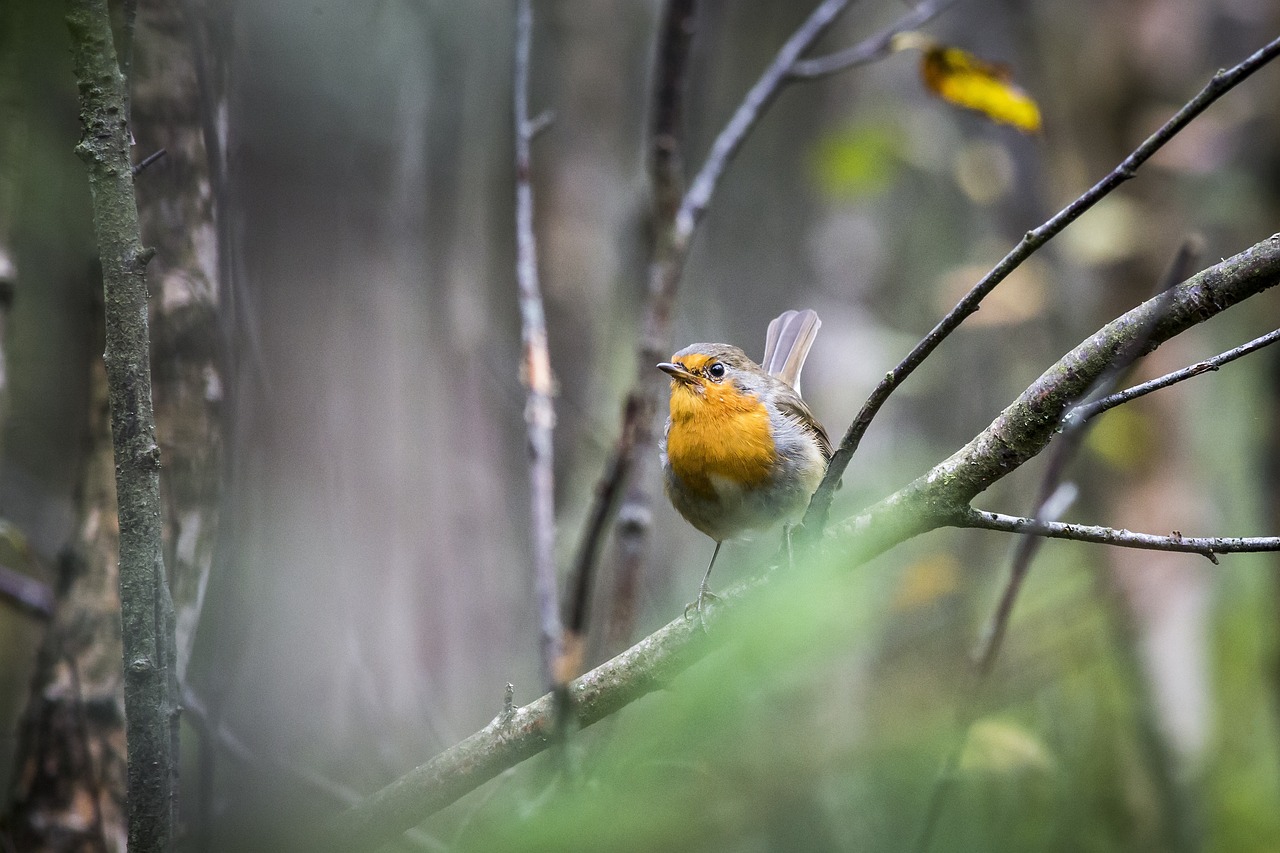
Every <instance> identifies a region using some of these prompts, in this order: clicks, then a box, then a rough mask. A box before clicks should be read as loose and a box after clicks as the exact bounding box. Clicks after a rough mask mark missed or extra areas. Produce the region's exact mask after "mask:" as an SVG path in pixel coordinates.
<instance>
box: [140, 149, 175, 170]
mask: <svg viewBox="0 0 1280 853" xmlns="http://www.w3.org/2000/svg"><path fill="white" fill-rule="evenodd" d="M168 153H169V151H168V149H166V148H161V149H160V150H159V151H154V152H152V153H151V154H148V155H147V156H146V157H144V158H142V159H141V160H140V161H138V163H137V165H135V166H134V167H133V174H134V176H135V177H136V176H137V175H138V173H139V172H141V171H142V170H143V169H145V168H147V167H148V166H150V165H151V164H152V163H155V162H156V161H157V160H159V159H160V158H161V157H163V156H164V155H166V154H168Z"/></svg>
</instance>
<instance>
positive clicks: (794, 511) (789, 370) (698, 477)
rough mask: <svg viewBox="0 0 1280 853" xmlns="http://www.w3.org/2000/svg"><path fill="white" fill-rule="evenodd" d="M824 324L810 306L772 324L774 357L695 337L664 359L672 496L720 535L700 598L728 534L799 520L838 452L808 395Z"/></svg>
mask: <svg viewBox="0 0 1280 853" xmlns="http://www.w3.org/2000/svg"><path fill="white" fill-rule="evenodd" d="M820 325H822V323H821V321H820V320H819V319H818V315H817V314H816V313H815V312H814V311H811V310H809V309H805V310H803V311H787V312H784V313H783V314H781V315H780V316H779V317H777V318H776V319H774V320H773V322H771V323H770V324H769V331H768V335H767V336H766V341H765V347H764V363H763V365H760V364H756V363H755V362H754V361H752V360H751V359H750V358H748V357H747V354H746V353H745V352H743V351H742V350H740V349H738V348H737V347H735V346H730V345H729V344H692V345H690V346H687V347H685V348H684V349H682V350H680V351H679V352H678V353H676V354H675V355H673V356H672V357H671V361H669V362H663V363H661V364H659V365H658V369H659V370H661V371H663V372H664V373H666V374H668V375H670V377H671V416H670V417H669V418H668V419H667V428H666V432H665V433H664V435H663V442H662V473H663V480H664V485H665V487H666V491H667V497H668V498H670V499H671V503H672V505H674V506H675V508H676V510H677V511H679V513H680V514H681V515H683V516H684V518H685V520H686V521H688V522H689V523H690V524H692V525H693V526H694V527H696V528H697V529H698V530H701V531H702V532H703V533H705V534H707V535H708V536H710V537H711V538H712V539H714V540H715V543H716V548H715V551H713V552H712V554H711V563H710V564H709V565H708V566H707V573H706V574H705V575H704V576H703V578H702V586H701V587H700V588H699V589H698V597H697V599H696V600H695V601H694V602H693V603H692V604H690V605H689V607H687V608H685V614H686V615H688V611H689V610H690V609H697V611H698V613H699V615H701V614H702V611H703V607H704V605H705V604H706V602H707V601H713V600H715V598H716V596H715V595H713V594H712V592H711V590H710V589H709V588H708V587H707V582H708V580H709V579H710V578H711V569H712V567H714V566H715V564H716V556H717V555H719V553H720V546H721V545H722V544H723V543H724V540H726V539H730V538H733V537H736V536H741V535H743V534H747V533H750V532H753V531H759V530H764V529H768V528H771V527H774V526H776V525H778V524H784V525H788V529H789V525H790V524H791V523H793V522H794V521H796V520H797V519H798V518H799V516H801V515H802V514H803V513H804V511H805V508H806V507H807V506H808V505H809V499H810V498H811V497H813V493H814V491H815V490H816V489H817V488H818V484H819V483H820V482H822V477H823V475H824V474H825V473H826V470H827V462H828V460H830V458H831V440H830V439H829V438H827V431H826V430H824V429H823V428H822V424H820V423H818V421H817V419H816V418H815V417H814V416H813V412H811V411H809V407H808V406H807V405H805V402H804V400H802V399H801V398H800V370H801V368H803V367H804V361H805V358H806V357H807V356H808V355H809V348H810V347H811V346H813V339H814V337H815V336H816V335H817V334H818V327H819V326H820Z"/></svg>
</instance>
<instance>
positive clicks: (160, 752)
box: [67, 0, 178, 851]
mask: <svg viewBox="0 0 1280 853" xmlns="http://www.w3.org/2000/svg"><path fill="white" fill-rule="evenodd" d="M69 8H70V12H69V14H68V16H67V22H68V25H69V27H70V30H71V39H72V60H73V65H74V70H75V74H76V78H77V79H78V81H79V87H80V114H81V121H82V122H83V124H84V135H83V137H82V139H81V141H80V144H79V145H77V146H76V153H77V154H79V155H80V158H81V159H82V160H83V161H84V163H85V165H86V167H87V168H88V172H89V187H90V189H91V191H92V196H93V214H94V217H93V218H94V227H95V231H96V233H97V241H98V255H99V258H100V260H101V262H102V275H103V286H104V292H105V320H106V353H105V355H104V361H105V364H106V370H107V383H108V387H109V402H110V409H111V433H112V441H113V444H114V450H115V465H116V495H117V499H118V504H119V520H120V607H121V618H122V626H121V627H122V634H123V640H124V702H125V716H126V719H127V727H126V736H127V739H128V755H129V759H128V761H129V770H128V777H129V778H128V791H127V801H128V824H129V849H130V850H131V851H148V850H168V849H170V847H171V846H172V842H173V838H174V828H175V818H176V808H175V805H176V802H177V796H176V794H177V758H178V749H177V739H178V692H177V669H176V662H175V642H174V626H173V602H172V601H171V600H170V598H169V588H168V585H167V583H166V579H165V570H164V558H163V551H162V549H161V525H160V517H161V513H160V448H159V447H158V446H157V444H156V430H155V416H154V412H153V409H152V402H151V364H150V355H149V353H150V335H149V332H148V328H147V283H146V266H147V262H148V261H149V260H150V258H151V254H152V253H151V252H149V251H148V250H145V249H143V248H142V244H141V242H140V236H139V227H138V205H137V201H136V199H135V197H134V191H133V173H132V169H131V167H130V162H129V127H128V122H127V120H126V118H125V116H126V115H127V106H126V100H127V99H126V81H125V79H124V77H123V76H122V74H121V72H120V68H119V66H118V64H117V60H116V53H115V49H114V46H113V42H112V34H111V21H110V18H109V16H108V12H107V4H106V2H105V0H71V2H70V3H69ZM129 37H130V36H129V35H127V34H126V36H125V38H126V39H128V38H129Z"/></svg>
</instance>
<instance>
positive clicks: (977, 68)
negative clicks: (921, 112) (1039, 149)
mask: <svg viewBox="0 0 1280 853" xmlns="http://www.w3.org/2000/svg"><path fill="white" fill-rule="evenodd" d="M912 46H914V45H912ZM920 75H921V76H922V77H923V78H924V84H925V86H927V87H928V88H929V90H930V91H932V92H933V93H934V94H936V95H937V96H938V97H940V98H942V99H943V100H944V101H947V102H949V103H952V104H955V105H956V106H959V107H964V108H965V109H970V110H975V111H976V112H980V113H982V114H983V115H985V116H986V117H987V118H989V119H991V120H992V121H994V122H999V123H1001V124H1008V125H1012V126H1013V127H1015V128H1017V129H1018V130H1020V131H1022V132H1023V133H1035V132H1036V131H1038V130H1040V108H1039V107H1038V106H1036V102H1035V101H1034V100H1032V98H1031V96H1030V95H1028V94H1027V93H1026V92H1024V91H1022V90H1021V89H1019V88H1018V87H1017V86H1015V85H1014V84H1013V83H1012V82H1011V81H1010V80H1009V70H1008V69H1007V68H1005V67H1004V66H1001V65H994V64H992V63H989V62H985V61H984V60H982V59H979V58H978V57H976V56H974V55H973V54H971V53H969V52H967V51H964V50H961V49H960V48H958V47H947V46H946V45H940V44H932V45H928V46H927V47H925V50H924V58H923V59H922V60H921V62H920Z"/></svg>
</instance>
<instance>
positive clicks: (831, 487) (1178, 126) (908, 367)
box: [804, 38, 1280, 541]
mask: <svg viewBox="0 0 1280 853" xmlns="http://www.w3.org/2000/svg"><path fill="white" fill-rule="evenodd" d="M1277 55H1280V38H1277V39H1276V40H1274V41H1272V42H1271V43H1269V44H1267V45H1266V46H1265V47H1263V48H1262V49H1261V50H1259V51H1257V52H1256V53H1254V54H1253V55H1252V56H1250V57H1249V58H1247V59H1245V60H1244V61H1243V62H1241V63H1240V64H1238V65H1236V66H1235V67H1234V68H1231V69H1230V70H1228V71H1219V72H1218V73H1217V74H1214V75H1213V79H1212V80H1210V81H1209V83H1208V84H1207V85H1206V86H1205V87H1204V88H1203V89H1201V90H1200V92H1199V93H1198V94H1197V95H1196V96H1195V97H1194V98H1192V99H1191V100H1190V101H1188V102H1187V103H1186V105H1184V106H1183V107H1182V109H1180V110H1178V112H1177V113H1176V114H1175V115H1174V116H1173V117H1172V118H1171V119H1169V120H1168V121H1167V122H1165V124H1164V125H1163V126H1162V127H1161V128H1160V129H1159V130H1157V131H1156V132H1155V133H1153V134H1152V135H1151V136H1149V137H1148V138H1147V139H1146V141H1145V142H1143V143H1142V144H1141V145H1139V146H1138V147H1137V148H1136V149H1134V151H1133V153H1131V154H1130V155H1129V156H1128V157H1126V158H1125V159H1124V160H1123V161H1121V163H1120V165H1118V166H1116V167H1115V168H1114V169H1112V170H1111V172H1109V173H1108V174H1107V175H1106V177H1104V178H1103V179H1102V180H1101V181H1099V182H1098V183H1096V184H1094V186H1092V187H1091V188H1090V189H1089V190H1087V191H1086V192H1085V193H1084V194H1083V195H1081V196H1080V197H1079V198H1077V199H1076V200H1075V201H1073V202H1071V204H1069V205H1067V206H1066V207H1065V208H1063V209H1062V210H1060V211H1058V213H1056V214H1055V215H1054V216H1053V217H1052V218H1051V219H1049V220H1048V221H1047V222H1045V223H1044V224H1043V225H1040V226H1039V227H1038V228H1035V229H1033V230H1031V231H1028V232H1027V233H1026V235H1025V236H1024V237H1023V238H1022V240H1021V241H1020V242H1019V243H1018V245H1017V246H1015V247H1014V248H1013V249H1012V250H1011V251H1010V252H1009V253H1008V254H1007V255H1005V256H1004V258H1003V259H1002V260H1001V261H1000V263H998V264H996V265H995V267H993V268H992V269H991V271H990V272H988V273H987V274H986V275H985V276H983V278H982V280H981V281H979V282H978V283H977V284H976V285H974V286H973V289H972V290H970V291H969V292H968V293H967V294H965V296H964V297H963V298H962V299H961V300H960V301H959V302H958V303H957V304H956V306H955V307H954V308H952V309H951V311H949V312H948V313H947V315H946V316H945V317H943V318H942V320H941V321H939V322H938V324H937V325H936V326H934V328H933V330H932V331H930V332H929V334H927V335H926V336H925V337H924V339H923V340H921V341H920V342H919V343H918V344H916V346H915V348H914V349H912V350H911V352H910V353H908V354H907V356H906V358H904V359H903V360H902V361H901V362H900V363H899V364H898V365H897V366H896V367H894V368H893V370H891V371H890V372H889V373H888V374H887V375H886V376H885V377H884V379H882V380H880V383H879V384H878V385H877V386H876V387H875V389H874V390H873V391H872V392H871V395H870V397H868V398H867V401H866V403H864V404H863V406H862V410H861V411H859V412H858V415H857V417H856V418H854V420H853V423H851V424H850V425H849V429H848V430H847V431H846V432H845V434H844V438H843V439H841V441H840V446H839V447H838V448H837V449H836V452H835V455H833V456H832V458H831V463H830V465H829V466H828V467H827V475H826V477H824V478H823V481H822V485H820V486H819V487H818V491H817V492H816V493H815V494H814V496H813V500H812V501H811V502H810V504H809V509H808V511H807V512H806V513H805V518H804V529H805V531H806V532H805V534H804V535H805V537H806V538H807V539H808V540H810V541H813V540H814V539H816V537H817V536H819V535H820V534H821V532H822V530H823V529H824V528H825V527H826V524H827V517H828V514H829V512H830V510H831V500H832V498H833V496H834V495H835V488H836V484H838V483H839V482H840V479H841V477H843V476H844V471H845V468H847V467H848V465H849V460H851V459H852V458H853V454H854V453H855V452H857V449H858V445H859V444H860V443H861V442H862V436H863V435H864V434H865V433H866V431H867V428H868V427H869V426H870V425H871V421H872V420H873V419H874V418H875V416H876V414H877V413H878V412H879V411H880V408H881V407H882V406H883V405H884V404H885V402H886V401H887V400H888V399H889V396H890V395H891V394H893V392H894V391H895V390H896V389H897V388H898V386H900V385H901V384H902V383H903V382H904V381H905V380H906V378H907V377H908V376H910V375H911V374H912V373H913V372H914V371H915V369H916V368H917V367H919V366H920V365H921V364H923V363H924V360H925V359H926V358H928V357H929V355H930V354H931V353H932V352H933V351H934V350H935V349H937V348H938V346H939V345H940V344H941V343H942V342H943V341H944V340H946V338H947V336H949V335H950V334H951V333H952V332H953V331H955V330H956V328H958V327H959V325H960V324H961V323H962V322H964V320H965V319H966V318H967V317H968V316H969V315H970V314H973V313H974V312H975V311H977V310H978V306H979V305H980V304H981V302H982V300H983V299H984V298H985V297H986V295H987V294H988V293H990V292H991V291H992V290H994V289H995V287H996V285H998V284H999V283H1000V282H1002V281H1004V279H1005V278H1006V277H1008V275H1009V274H1010V273H1011V272H1013V271H1014V270H1015V269H1017V268H1018V267H1019V266H1020V265H1021V264H1022V262H1023V261H1025V260H1026V259H1027V258H1028V257H1030V256H1031V255H1032V254H1033V253H1034V252H1035V251H1036V250H1038V249H1039V248H1040V247H1041V246H1043V245H1044V244H1045V243H1047V242H1049V240H1050V239H1052V238H1053V237H1055V236H1056V235H1057V234H1058V233H1060V232H1061V231H1062V230H1063V229H1064V228H1066V227H1067V226H1068V225H1070V224H1071V223H1072V222H1074V221H1075V220H1076V219H1077V218H1079V217H1080V215H1081V214H1083V213H1084V212H1085V211H1086V210H1088V209H1089V208H1091V207H1093V206H1094V205H1095V204H1097V203H1098V201H1100V200H1101V199H1102V198H1104V197H1106V196H1107V195H1108V194H1109V193H1111V192H1112V191H1113V190H1114V189H1116V187H1118V186H1120V185H1121V184H1123V183H1124V182H1125V181H1127V180H1129V179H1130V178H1132V177H1133V176H1134V175H1135V174H1136V173H1137V170H1138V167H1139V166H1141V165H1142V164H1143V163H1145V162H1146V161H1147V160H1148V159H1150V158H1151V155H1153V154H1155V153H1156V152H1157V151H1159V150H1160V149H1161V148H1162V147H1163V146H1164V145H1165V144H1166V143H1167V142H1168V141H1169V140H1171V139H1173V137H1174V136H1176V135H1177V134H1178V133H1179V131H1181V130H1182V129H1183V128H1184V127H1186V126H1187V125H1188V124H1189V123H1190V122H1191V121H1192V120H1193V119H1194V118H1196V116H1198V115H1200V113H1202V112H1204V111H1205V109H1207V108H1208V107H1209V105H1210V104H1212V103H1213V102H1214V101H1216V100H1217V99H1218V98H1220V97H1222V95H1224V94H1226V93H1227V92H1228V91H1230V90H1231V89H1232V88H1233V87H1234V86H1236V85H1237V84H1238V83H1240V82H1241V81H1242V80H1244V79H1245V78H1246V77H1248V76H1249V75H1250V74H1252V73H1253V72H1255V71H1257V70H1258V69H1259V68H1261V67H1262V66H1264V65H1266V64H1267V63H1268V62H1270V61H1271V60H1273V59H1275V58H1276V56H1277Z"/></svg>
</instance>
